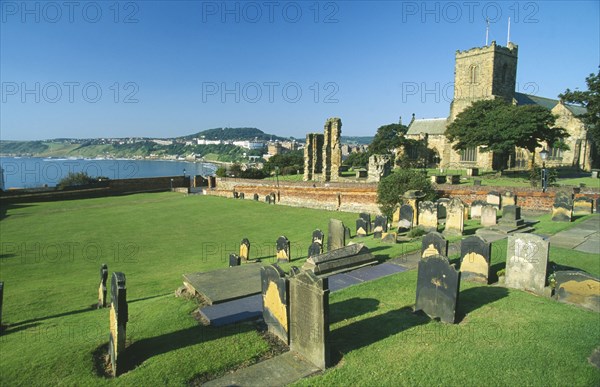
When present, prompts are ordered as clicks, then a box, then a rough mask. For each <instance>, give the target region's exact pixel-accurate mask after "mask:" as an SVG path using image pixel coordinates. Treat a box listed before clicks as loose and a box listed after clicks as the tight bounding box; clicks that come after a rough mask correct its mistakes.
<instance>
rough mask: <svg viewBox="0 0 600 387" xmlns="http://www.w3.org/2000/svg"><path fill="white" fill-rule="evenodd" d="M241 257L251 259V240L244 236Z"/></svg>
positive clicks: (245, 259) (241, 243)
mask: <svg viewBox="0 0 600 387" xmlns="http://www.w3.org/2000/svg"><path fill="white" fill-rule="evenodd" d="M240 258H242V259H243V260H244V261H247V260H248V259H250V241H249V240H248V238H244V239H242V241H241V242H240Z"/></svg>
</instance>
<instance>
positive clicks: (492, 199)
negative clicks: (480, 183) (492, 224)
mask: <svg viewBox="0 0 600 387" xmlns="http://www.w3.org/2000/svg"><path fill="white" fill-rule="evenodd" d="M501 200H502V199H501V196H500V193H499V192H497V191H490V192H488V194H487V203H488V204H491V205H492V206H494V207H496V209H498V210H499V209H500V208H502V201H501Z"/></svg>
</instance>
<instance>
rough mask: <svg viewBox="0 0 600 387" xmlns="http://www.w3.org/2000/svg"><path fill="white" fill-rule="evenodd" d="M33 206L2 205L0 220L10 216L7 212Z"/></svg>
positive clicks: (0, 207)
mask: <svg viewBox="0 0 600 387" xmlns="http://www.w3.org/2000/svg"><path fill="white" fill-rule="evenodd" d="M33 206H35V204H4V205H2V206H0V220H2V219H5V218H8V217H9V216H10V215H8V211H9V210H16V209H19V208H25V207H33Z"/></svg>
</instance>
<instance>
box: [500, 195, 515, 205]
mask: <svg viewBox="0 0 600 387" xmlns="http://www.w3.org/2000/svg"><path fill="white" fill-rule="evenodd" d="M516 205H517V195H515V194H514V193H513V192H510V191H506V192H504V194H502V206H503V207H504V206H516Z"/></svg>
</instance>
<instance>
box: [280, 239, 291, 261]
mask: <svg viewBox="0 0 600 387" xmlns="http://www.w3.org/2000/svg"><path fill="white" fill-rule="evenodd" d="M291 258H292V257H291V255H290V241H289V239H287V238H286V237H285V236H283V235H282V236H280V237H279V238H277V260H278V261H290V260H291Z"/></svg>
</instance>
